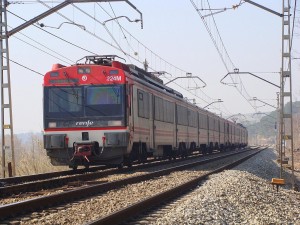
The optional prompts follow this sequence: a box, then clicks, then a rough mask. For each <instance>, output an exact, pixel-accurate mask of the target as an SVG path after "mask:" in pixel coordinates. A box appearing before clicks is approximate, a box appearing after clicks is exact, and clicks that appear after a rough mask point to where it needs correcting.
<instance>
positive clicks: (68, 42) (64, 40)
mask: <svg viewBox="0 0 300 225" xmlns="http://www.w3.org/2000/svg"><path fill="white" fill-rule="evenodd" d="M7 12H9V13H10V14H12V15H13V16H15V17H17V18H19V19H21V20H23V21H27V20H25V19H24V18H22V17H20V16H18V15H16V14H15V13H13V12H11V11H9V10H7ZM33 26H34V27H36V28H38V29H40V30H42V31H43V32H45V33H47V34H49V35H51V36H53V37H55V38H57V39H59V40H61V41H63V42H65V43H67V44H70V45H72V46H74V47H76V48H79V49H81V50H83V51H86V52H88V53H90V54H93V55H97V53H95V52H92V51H90V50H88V49H85V48H83V47H81V46H79V45H76V44H74V43H72V42H70V41H67V40H66V39H64V38H61V37H59V36H57V35H55V34H53V33H51V32H49V31H47V30H45V29H43V28H41V27H40V26H37V25H34V24H33Z"/></svg>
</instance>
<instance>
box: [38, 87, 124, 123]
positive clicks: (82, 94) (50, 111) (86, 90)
mask: <svg viewBox="0 0 300 225" xmlns="http://www.w3.org/2000/svg"><path fill="white" fill-rule="evenodd" d="M124 95H125V88H124V85H102V86H96V85H95V86H81V87H45V89H44V117H45V120H44V122H45V124H44V125H45V128H48V127H81V126H85V125H86V123H85V121H92V124H91V123H89V126H94V127H104V126H122V125H125V97H124ZM50 124H51V125H50Z"/></svg>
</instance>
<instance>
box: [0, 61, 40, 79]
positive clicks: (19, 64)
mask: <svg viewBox="0 0 300 225" xmlns="http://www.w3.org/2000/svg"><path fill="white" fill-rule="evenodd" d="M3 58H5V59H6V57H5V56H3ZM9 61H11V62H13V63H15V64H17V65H18V66H21V67H23V68H25V69H27V70H30V71H31V72H34V73H36V74H38V75H41V76H44V74H42V73H40V72H37V71H36V70H33V69H31V68H29V67H27V66H24V65H23V64H21V63H18V62H16V61H14V60H12V59H10V60H9Z"/></svg>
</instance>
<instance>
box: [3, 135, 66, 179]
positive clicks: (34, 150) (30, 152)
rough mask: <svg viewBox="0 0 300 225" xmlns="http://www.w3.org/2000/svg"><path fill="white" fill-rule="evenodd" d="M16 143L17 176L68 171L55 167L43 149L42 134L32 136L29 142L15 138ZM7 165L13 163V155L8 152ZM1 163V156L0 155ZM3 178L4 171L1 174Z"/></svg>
mask: <svg viewBox="0 0 300 225" xmlns="http://www.w3.org/2000/svg"><path fill="white" fill-rule="evenodd" d="M14 142H15V161H16V176H24V175H31V174H38V173H46V172H53V171H61V170H67V169H68V167H66V166H59V167H58V166H53V165H51V163H50V159H49V158H48V156H47V155H46V150H45V149H43V144H42V143H43V140H42V135H41V134H31V135H30V137H29V138H28V140H26V141H24V140H20V139H19V138H17V137H15V138H14ZM5 158H6V165H7V163H8V162H11V153H10V152H9V151H7V152H6V157H5ZM0 162H1V155H0ZM0 177H2V170H1V172H0Z"/></svg>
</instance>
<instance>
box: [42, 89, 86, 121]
mask: <svg viewBox="0 0 300 225" xmlns="http://www.w3.org/2000/svg"><path fill="white" fill-rule="evenodd" d="M46 93H47V94H46ZM46 93H45V99H44V101H45V102H46V103H47V104H46V105H45V106H46V107H45V109H46V112H47V114H48V115H49V116H52V117H65V116H71V117H77V116H82V115H83V107H82V99H83V95H82V88H80V87H72V88H71V87H56V88H50V89H48V91H46Z"/></svg>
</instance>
